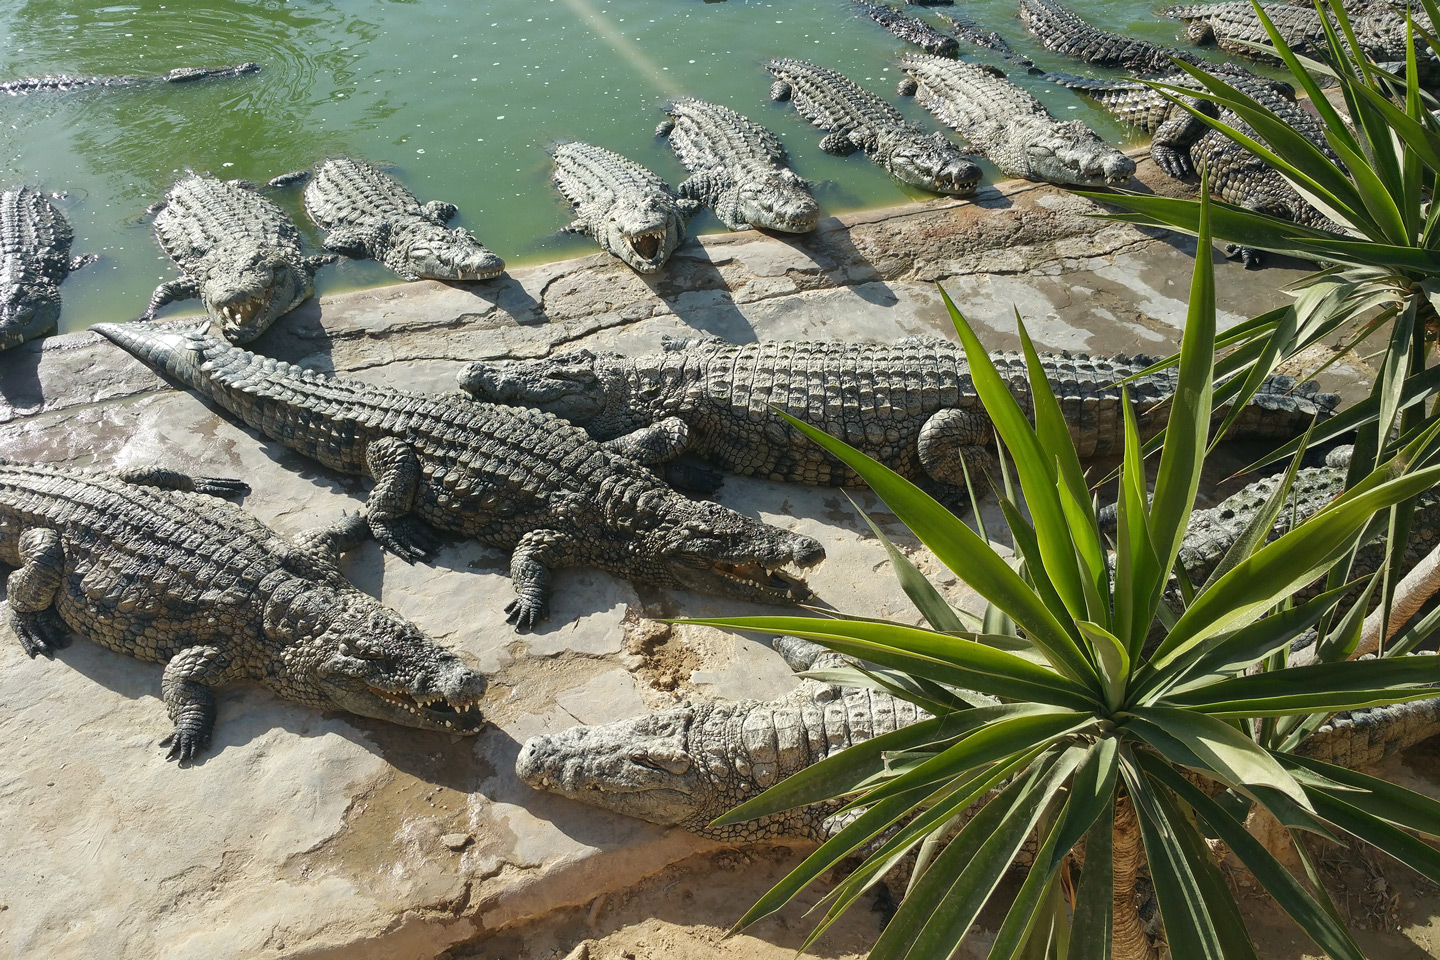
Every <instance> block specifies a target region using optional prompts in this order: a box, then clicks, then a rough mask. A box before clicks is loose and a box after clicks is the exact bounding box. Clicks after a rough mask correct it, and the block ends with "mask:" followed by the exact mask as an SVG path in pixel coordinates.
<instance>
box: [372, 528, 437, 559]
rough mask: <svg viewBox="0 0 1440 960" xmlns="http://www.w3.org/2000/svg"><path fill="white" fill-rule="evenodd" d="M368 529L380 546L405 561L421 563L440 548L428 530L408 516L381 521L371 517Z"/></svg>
mask: <svg viewBox="0 0 1440 960" xmlns="http://www.w3.org/2000/svg"><path fill="white" fill-rule="evenodd" d="M370 530H371V532H373V533H374V534H375V539H376V541H378V542H379V544H380V546H382V547H384V548H385V549H386V550H389V551H390V552H391V553H393V554H395V556H397V557H399V558H400V559H401V560H404V561H405V562H406V563H417V562H418V563H423V562H425V561H427V560H429V559H430V558H431V557H433V556H435V553H436V552H437V551H438V550H439V549H440V545H439V543H437V542H436V540H435V538H434V537H433V536H431V534H430V533H429V531H427V530H425V529H424V528H423V527H421V526H420V525H419V524H418V523H416V522H415V521H414V520H411V519H410V518H408V517H404V518H401V519H398V520H386V521H383V522H381V521H377V520H375V519H373V518H372V519H371V520H370Z"/></svg>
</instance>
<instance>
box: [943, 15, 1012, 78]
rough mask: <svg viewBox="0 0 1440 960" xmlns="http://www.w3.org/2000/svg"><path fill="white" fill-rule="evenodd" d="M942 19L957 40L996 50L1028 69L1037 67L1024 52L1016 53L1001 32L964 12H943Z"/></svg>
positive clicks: (1007, 58)
mask: <svg viewBox="0 0 1440 960" xmlns="http://www.w3.org/2000/svg"><path fill="white" fill-rule="evenodd" d="M940 19H941V20H944V21H945V23H946V24H947V25H948V26H949V27H950V29H951V31H953V32H954V34H955V38H956V39H957V40H962V41H964V42H965V43H968V44H971V45H972V46H976V47H984V48H985V49H986V50H994V51H995V52H996V53H998V54H1000V56H1002V57H1004V58H1005V59H1006V60H1009V61H1010V62H1011V63H1013V64H1015V65H1016V66H1017V67H1024V68H1025V69H1026V70H1034V69H1035V61H1034V60H1031V59H1030V58H1029V57H1027V56H1025V55H1024V54H1023V53H1016V52H1015V49H1014V48H1013V47H1011V46H1010V43H1009V41H1007V40H1006V39H1005V38H1004V37H1002V36H1000V34H998V33H996V32H995V31H994V30H990V29H987V28H985V27H982V26H981V25H980V24H978V23H976V22H975V21H974V20H972V19H970V18H969V17H967V16H965V15H964V14H958V13H942V14H940Z"/></svg>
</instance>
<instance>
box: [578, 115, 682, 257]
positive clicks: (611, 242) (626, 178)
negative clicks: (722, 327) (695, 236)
mask: <svg viewBox="0 0 1440 960" xmlns="http://www.w3.org/2000/svg"><path fill="white" fill-rule="evenodd" d="M554 156H555V175H554V176H555V186H556V187H557V188H559V190H560V192H561V193H562V194H564V196H565V199H566V200H568V201H570V205H571V206H572V207H574V208H575V219H574V220H573V221H571V223H570V225H569V226H567V227H566V228H565V229H566V230H568V231H570V232H571V233H580V234H584V235H585V236H587V237H589V238H590V239H592V240H594V241H595V242H596V243H598V244H600V246H601V247H603V248H604V249H605V250H606V251H607V252H608V253H610V254H611V255H612V256H615V257H619V258H620V259H621V260H623V261H624V262H625V263H627V264H629V265H630V267H631V268H632V269H634V270H635V271H637V272H638V273H654V272H655V271H657V270H659V269H660V268H661V267H663V266H664V265H665V261H667V260H669V259H670V254H672V253H674V252H675V248H676V247H678V246H680V244H682V243H684V242H685V225H686V224H687V223H688V222H689V221H690V218H691V217H693V216H695V214H696V213H697V212H699V210H700V202H699V201H698V200H691V199H685V198H682V197H680V196H679V195H677V194H676V193H675V191H674V190H671V189H670V185H669V184H668V183H666V182H665V181H664V180H661V179H660V178H659V177H657V176H656V175H655V174H653V173H651V172H650V171H649V170H647V169H645V168H644V167H642V166H640V164H638V163H636V162H635V161H633V160H630V159H628V158H626V157H622V156H621V155H620V154H618V153H612V152H611V151H609V150H606V149H604V148H603V147H597V146H594V145H592V144H588V143H577V142H573V141H572V142H569V143H562V144H559V145H558V146H556V147H555V150H554Z"/></svg>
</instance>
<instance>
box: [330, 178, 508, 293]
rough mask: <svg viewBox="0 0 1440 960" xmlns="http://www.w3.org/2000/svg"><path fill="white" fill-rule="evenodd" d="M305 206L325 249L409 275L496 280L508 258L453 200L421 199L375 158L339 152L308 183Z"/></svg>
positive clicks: (413, 276)
mask: <svg viewBox="0 0 1440 960" xmlns="http://www.w3.org/2000/svg"><path fill="white" fill-rule="evenodd" d="M305 211H306V212H307V213H308V214H310V219H311V220H314V221H315V224H316V225H317V226H319V227H320V228H321V229H322V230H325V231H326V234H325V249H326V250H329V251H330V252H331V253H338V254H341V255H343V256H347V257H354V258H356V259H360V260H364V259H367V258H373V259H375V260H378V261H380V262H381V263H383V264H384V265H385V266H387V267H389V268H390V269H391V270H394V271H395V272H396V273H398V274H400V276H402V277H404V278H405V279H406V280H422V279H429V280H491V279H494V278H495V277H498V276H500V274H501V273H502V272H504V270H505V261H504V260H501V259H500V258H499V257H497V256H496V255H495V254H494V253H492V252H491V251H490V250H488V249H486V248H485V246H484V245H483V244H482V243H480V241H479V240H476V239H475V235H474V234H472V233H471V232H470V231H469V230H466V229H464V228H462V227H456V228H455V229H453V230H452V229H450V228H448V227H447V226H446V224H447V223H449V222H450V220H451V219H453V218H454V216H455V213H456V209H455V205H454V204H452V203H444V202H442V201H440V200H431V201H430V202H428V203H424V204H422V203H420V201H419V200H417V199H415V195H414V194H413V193H411V192H410V191H409V190H407V189H406V188H405V186H404V184H402V183H400V181H398V180H396V179H395V178H394V177H392V176H390V175H389V174H387V173H385V172H383V171H382V170H380V168H378V167H376V166H375V165H374V164H373V163H367V162H365V161H364V160H354V159H352V158H350V157H334V158H332V159H329V160H326V161H325V162H323V163H321V164H320V166H319V167H318V168H317V169H316V171H315V176H314V178H313V179H311V180H310V183H309V185H308V186H306V187H305Z"/></svg>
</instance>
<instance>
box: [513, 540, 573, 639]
mask: <svg viewBox="0 0 1440 960" xmlns="http://www.w3.org/2000/svg"><path fill="white" fill-rule="evenodd" d="M571 546H572V541H571V538H570V537H569V536H568V535H566V534H564V533H561V532H560V531H559V530H531V531H530V532H529V533H527V534H525V535H524V536H523V537H521V538H520V542H519V543H517V544H516V545H515V552H514V553H513V554H511V556H510V580H511V582H512V583H513V584H514V586H515V593H516V595H517V596H516V597H515V599H514V600H511V601H510V604H509V606H507V607H506V608H505V619H506V620H507V621H509V622H510V623H513V624H515V626H516V628H518V629H520V630H529V629H531V628H532V627H534V626H535V624H537V623H539V622H540V621H541V620H545V619H548V618H549V616H550V568H551V567H552V566H554V565H555V564H556V563H557V562H559V561H562V560H565V559H567V556H566V555H567V553H568V552H569V551H570V548H571Z"/></svg>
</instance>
